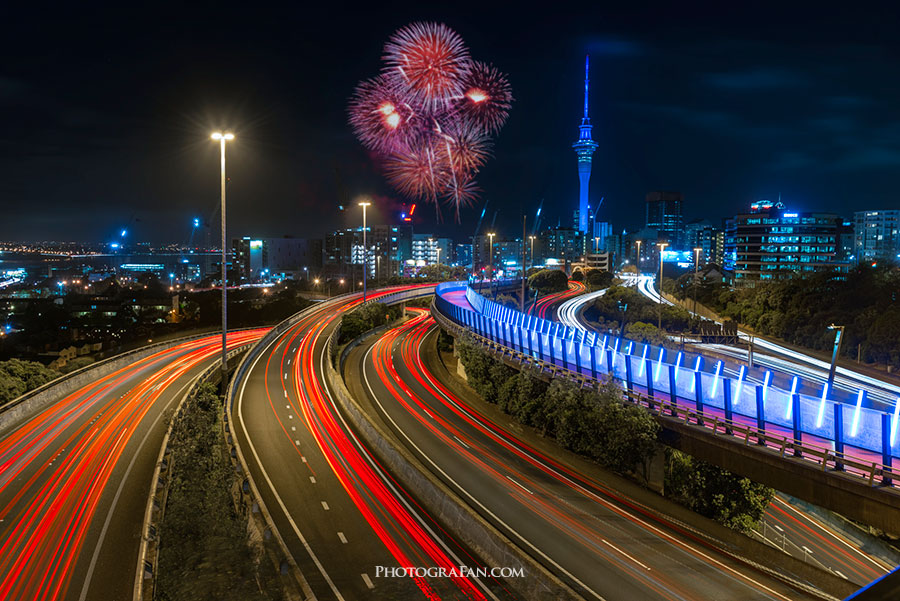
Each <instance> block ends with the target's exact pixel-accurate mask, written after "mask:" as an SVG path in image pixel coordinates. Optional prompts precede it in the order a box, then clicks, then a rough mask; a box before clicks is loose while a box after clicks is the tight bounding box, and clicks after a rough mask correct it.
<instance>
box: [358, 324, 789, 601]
mask: <svg viewBox="0 0 900 601" xmlns="http://www.w3.org/2000/svg"><path fill="white" fill-rule="evenodd" d="M435 334H436V326H435V325H434V322H433V321H432V320H431V318H430V316H428V315H427V313H425V312H424V311H419V315H418V316H417V317H416V318H415V319H413V320H410V321H409V322H408V323H406V324H403V325H402V326H400V327H397V328H394V329H392V330H390V331H388V332H387V333H385V334H384V335H382V336H381V337H379V338H377V339H372V340H370V341H369V342H368V344H366V345H363V346H361V347H360V348H359V349H357V350H354V351H353V353H352V354H351V356H350V357H349V358H348V361H347V367H346V368H345V369H346V371H345V376H346V378H347V380H348V383H349V384H350V386H351V392H353V393H354V395H357V396H358V397H359V395H365V396H366V397H367V398H368V401H369V402H370V403H372V404H373V405H374V406H375V407H377V411H378V413H379V415H380V416H381V418H382V419H383V420H384V421H385V423H386V424H389V426H390V427H391V428H392V429H393V430H394V431H395V433H396V434H397V435H398V436H399V437H400V438H401V439H402V440H404V441H405V442H406V444H407V446H408V448H409V449H410V451H411V452H413V453H415V454H416V455H417V456H418V457H419V458H420V459H421V460H422V461H423V462H424V463H425V464H426V465H428V466H430V467H431V469H432V471H433V472H434V474H435V475H436V476H437V477H439V478H440V479H441V480H443V481H444V483H445V484H447V485H448V486H450V487H451V488H452V489H453V490H454V491H455V492H457V493H458V494H459V495H460V496H461V497H462V498H463V499H466V500H467V501H468V502H469V503H470V505H471V506H472V507H473V508H475V509H476V510H477V511H479V512H480V513H481V514H482V515H483V516H484V517H485V518H486V519H488V520H489V521H491V522H492V523H493V524H494V525H495V526H497V527H498V528H500V529H501V531H503V532H504V533H505V534H506V535H507V536H509V537H510V538H511V539H512V540H513V541H515V542H516V543H517V544H518V545H519V546H520V547H521V548H522V549H523V550H525V551H526V552H527V553H529V554H530V555H531V556H532V557H534V558H535V559H536V560H537V561H539V562H540V563H542V564H543V565H544V566H545V567H547V568H548V569H549V570H551V571H552V572H554V573H555V574H557V575H558V576H559V577H560V578H562V579H563V580H564V581H565V582H567V583H568V584H569V585H570V586H572V587H573V588H574V589H575V590H577V591H579V592H580V593H581V594H583V595H584V596H585V597H586V598H592V599H607V600H609V601H612V600H615V599H666V600H675V599H701V598H702V599H735V600H738V599H740V600H746V599H782V600H784V599H803V598H806V596H805V595H804V594H803V593H801V592H800V591H798V590H796V589H793V588H791V587H789V586H787V585H786V584H784V583H783V582H781V581H780V580H778V579H775V578H772V577H770V576H767V575H765V574H763V573H761V572H759V571H757V570H756V569H753V568H750V567H748V566H747V565H745V564H744V563H742V562H740V561H737V560H736V559H734V558H732V557H729V556H727V555H725V554H723V553H720V552H719V551H718V550H717V549H716V548H713V547H712V545H710V544H709V543H707V542H705V541H703V540H701V539H700V538H699V537H697V536H695V535H694V534H692V533H691V532H690V531H689V530H688V529H686V528H684V527H683V526H680V525H677V524H675V523H673V522H671V521H669V520H668V519H667V518H665V517H662V516H660V515H658V514H657V513H655V512H654V511H652V510H648V509H647V508H646V507H644V506H642V505H641V504H640V503H639V502H637V501H635V499H632V498H629V497H627V496H625V495H623V494H621V493H617V492H616V491H613V490H612V489H610V488H609V487H608V486H607V485H606V484H604V483H603V482H601V481H599V480H597V479H594V478H593V477H589V476H586V475H582V474H580V473H578V472H577V471H576V470H574V469H572V468H570V467H569V466H567V465H566V464H565V463H563V462H561V461H559V460H558V459H557V458H555V457H551V456H550V455H548V454H547V453H544V452H542V451H539V450H537V449H536V448H535V446H533V445H532V444H529V442H527V441H526V439H525V438H523V437H521V436H519V435H517V434H515V433H512V432H511V431H509V429H508V428H505V427H504V424H503V423H501V422H500V421H495V420H492V419H490V418H489V417H487V416H486V415H485V414H483V413H481V412H479V411H478V410H477V409H475V408H474V407H473V406H472V405H471V404H470V403H469V402H467V400H466V399H464V398H462V397H461V396H459V395H458V394H456V393H455V392H454V391H453V390H452V389H451V388H450V386H448V385H446V383H445V382H441V381H440V378H439V377H438V376H436V375H435V371H434V370H433V369H432V368H431V367H430V366H429V363H428V361H426V360H425V359H424V358H423V353H424V351H423V350H422V348H423V347H427V346H428V345H427V341H429V340H430V338H431V337H432V336H434V335H435ZM430 343H431V345H432V346H433V344H434V341H433V340H431V341H430ZM359 398H361V397H359ZM504 421H505V422H507V424H506V425H507V426H509V423H508V422H509V420H504Z"/></svg>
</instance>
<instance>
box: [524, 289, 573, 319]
mask: <svg viewBox="0 0 900 601" xmlns="http://www.w3.org/2000/svg"><path fill="white" fill-rule="evenodd" d="M586 289H587V287H586V286H585V285H584V284H583V283H582V282H574V281H572V282H569V287H568V289H566V290H563V291H562V292H556V293H554V294H548V295H547V296H545V297H543V298H539V299H537V300H536V301H535V302H534V303H532V306H531V308H530V309H529V310H528V311H526V313H531V314H532V315H537V316H538V317H540V318H541V319H553V316H554V314H555V313H556V310H555V307H556V305H558V304H559V303H561V302H563V301H565V300H566V299H569V298H572V297H573V296H579V295H581V294H584V291H585V290H586Z"/></svg>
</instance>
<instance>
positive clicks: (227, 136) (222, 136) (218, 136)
mask: <svg viewBox="0 0 900 601" xmlns="http://www.w3.org/2000/svg"><path fill="white" fill-rule="evenodd" d="M211 137H212V139H213V140H216V141H217V142H218V143H219V149H220V154H221V157H222V158H221V163H222V168H221V188H222V193H221V195H222V210H221V212H222V388H223V389H224V387H225V385H226V382H227V381H228V380H227V378H226V377H227V375H228V357H227V351H226V348H227V347H226V341H225V338H226V335H227V333H228V257H227V246H226V240H227V238H226V237H225V143H226V142H230V141H231V140H234V134H233V133H230V132H225V133H223V132H220V131H217V132H215V133H214V134H213V135H212V136H211Z"/></svg>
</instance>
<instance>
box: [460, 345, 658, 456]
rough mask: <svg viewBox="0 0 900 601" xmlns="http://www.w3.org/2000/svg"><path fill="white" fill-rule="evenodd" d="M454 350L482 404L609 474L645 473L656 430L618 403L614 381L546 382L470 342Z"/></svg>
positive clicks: (637, 411) (636, 410)
mask: <svg viewBox="0 0 900 601" xmlns="http://www.w3.org/2000/svg"><path fill="white" fill-rule="evenodd" d="M457 350H458V351H459V355H460V359H461V360H462V362H463V365H464V366H465V368H466V376H467V378H468V381H469V384H470V385H471V386H472V387H473V388H474V389H475V390H476V392H478V393H479V394H480V395H481V396H482V397H483V398H484V400H486V401H488V402H489V403H494V404H496V405H497V406H498V407H499V408H500V410H501V411H503V412H505V413H508V414H509V415H512V416H513V417H515V418H516V419H517V420H518V421H520V422H521V423H523V424H526V425H528V426H532V427H534V428H537V429H538V430H539V431H540V432H541V433H542V434H543V435H545V436H550V437H553V438H556V439H557V441H558V442H559V443H560V444H561V445H562V446H564V447H565V448H567V449H569V450H571V451H574V452H576V453H580V454H582V455H585V456H586V457H590V458H591V459H595V460H597V461H599V462H600V463H601V464H603V465H605V466H606V467H608V468H610V469H612V470H614V471H617V472H621V473H628V472H635V471H640V472H641V473H644V472H645V468H646V465H647V464H648V462H649V461H650V459H651V458H652V457H653V455H654V453H655V452H656V434H657V431H658V430H659V426H658V425H657V423H656V421H655V420H654V419H653V417H652V416H651V415H650V414H648V413H647V412H645V411H643V410H641V409H640V408H639V407H635V406H633V405H623V404H622V400H621V399H622V395H621V392H620V391H619V389H618V388H617V387H616V385H615V384H614V383H613V382H611V381H607V382H605V383H604V384H603V385H602V386H601V388H600V390H599V391H595V390H585V389H583V388H580V387H578V386H575V385H574V384H572V383H571V382H568V381H564V380H554V381H552V382H550V383H547V382H545V381H544V380H542V379H541V378H539V377H538V376H537V375H536V374H533V373H531V372H529V371H521V372H520V371H517V370H514V369H512V368H510V367H508V366H506V365H504V364H503V363H501V362H499V361H497V360H496V359H493V358H492V357H490V356H488V355H487V354H486V353H484V351H482V350H481V349H480V348H478V347H477V346H475V345H474V344H472V343H471V342H468V341H465V340H462V339H457Z"/></svg>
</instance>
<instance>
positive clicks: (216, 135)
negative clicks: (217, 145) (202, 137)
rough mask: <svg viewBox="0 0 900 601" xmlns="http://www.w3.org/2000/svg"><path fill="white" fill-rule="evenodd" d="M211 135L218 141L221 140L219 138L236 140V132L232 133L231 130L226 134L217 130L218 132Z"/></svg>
mask: <svg viewBox="0 0 900 601" xmlns="http://www.w3.org/2000/svg"><path fill="white" fill-rule="evenodd" d="M211 137H212V139H213V140H216V141H219V140H227V141H231V140H234V134H233V133H230V132H229V133H224V134H223V133H222V132H220V131H217V132H215V133H213V135H212V136H211Z"/></svg>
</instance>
